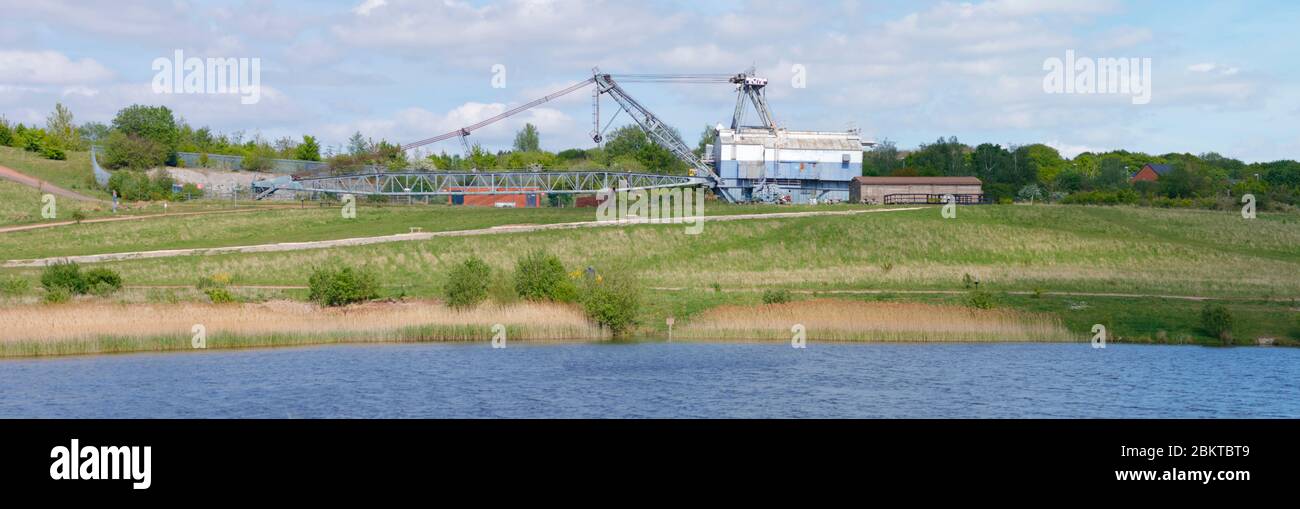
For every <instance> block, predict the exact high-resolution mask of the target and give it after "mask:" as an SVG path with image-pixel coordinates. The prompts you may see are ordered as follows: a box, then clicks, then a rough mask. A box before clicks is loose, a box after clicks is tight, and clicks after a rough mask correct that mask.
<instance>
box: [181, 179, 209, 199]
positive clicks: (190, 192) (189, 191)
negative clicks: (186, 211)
mask: <svg viewBox="0 0 1300 509" xmlns="http://www.w3.org/2000/svg"><path fill="white" fill-rule="evenodd" d="M202 197H203V190H202V189H199V186H198V185H196V184H194V183H193V182H186V183H185V185H183V186H181V192H180V193H178V194H177V196H176V199H178V200H195V199H198V198H202Z"/></svg>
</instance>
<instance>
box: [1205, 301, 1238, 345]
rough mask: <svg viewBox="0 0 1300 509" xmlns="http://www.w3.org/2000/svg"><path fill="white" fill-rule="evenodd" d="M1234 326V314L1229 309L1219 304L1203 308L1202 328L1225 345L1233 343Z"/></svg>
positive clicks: (1207, 305)
mask: <svg viewBox="0 0 1300 509" xmlns="http://www.w3.org/2000/svg"><path fill="white" fill-rule="evenodd" d="M1232 324H1233V318H1232V313H1231V312H1230V311H1228V308H1226V307H1223V306H1222V305H1219V304H1206V305H1205V307H1203V308H1201V328H1202V329H1204V330H1205V333H1206V334H1209V335H1210V337H1213V338H1217V339H1218V340H1219V341H1222V342H1223V344H1225V345H1227V344H1231V343H1232Z"/></svg>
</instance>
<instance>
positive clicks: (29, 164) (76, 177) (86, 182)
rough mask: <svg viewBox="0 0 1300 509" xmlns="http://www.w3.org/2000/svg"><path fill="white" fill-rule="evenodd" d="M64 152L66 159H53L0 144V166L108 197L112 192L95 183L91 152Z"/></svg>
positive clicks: (70, 188) (92, 194) (80, 191)
mask: <svg viewBox="0 0 1300 509" xmlns="http://www.w3.org/2000/svg"><path fill="white" fill-rule="evenodd" d="M67 154H68V158H67V160H64V161H54V160H50V159H45V158H43V157H41V156H39V155H37V154H35V153H32V152H27V151H24V150H22V149H17V148H13V147H4V146H0V166H7V167H9V168H13V169H15V170H18V171H20V172H23V173H26V174H28V175H31V176H33V177H36V178H38V179H41V180H44V181H46V182H49V183H51V184H54V185H56V186H59V187H62V188H64V189H68V190H71V191H76V192H78V193H81V194H84V195H87V196H90V197H92V198H102V199H108V198H111V195H109V194H108V193H106V192H104V191H103V190H101V189H99V188H98V187H97V186H95V185H94V177H93V174H92V171H91V169H90V152H76V151H68V153H67Z"/></svg>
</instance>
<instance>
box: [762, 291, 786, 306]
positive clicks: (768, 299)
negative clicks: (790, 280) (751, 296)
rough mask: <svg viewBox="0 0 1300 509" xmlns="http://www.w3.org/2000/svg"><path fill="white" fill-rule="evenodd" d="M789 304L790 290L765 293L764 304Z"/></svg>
mask: <svg viewBox="0 0 1300 509" xmlns="http://www.w3.org/2000/svg"><path fill="white" fill-rule="evenodd" d="M787 302H790V291H789V290H785V289H780V290H765V291H764V292H763V303H764V304H785V303H787Z"/></svg>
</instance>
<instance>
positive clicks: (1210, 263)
mask: <svg viewBox="0 0 1300 509" xmlns="http://www.w3.org/2000/svg"><path fill="white" fill-rule="evenodd" d="M713 209H714V210H712V211H711V213H713V214H725V213H735V212H737V211H739V212H751V211H753V210H767V209H762V208H754V207H734V208H733V207H725V206H717V207H714V208H713ZM780 210H782V211H786V210H792V209H789V208H781V209H780ZM958 210H959V212H958V217H957V218H954V219H943V218H942V217H941V216H940V213H939V209H938V208H926V209H923V210H917V211H905V212H889V213H881V214H862V215H854V216H824V217H808V218H795V219H762V220H747V221H736V222H716V223H714V222H711V223H707V224H706V225H705V227H704V231H703V233H702V234H701V235H686V234H684V233H683V227H682V226H681V225H636V226H628V227H621V228H601V229H582V230H559V231H542V232H532V233H512V234H500V235H491V236H473V237H449V238H436V239H432V240H428V241H414V242H401V243H392V244H380V245H370V246H354V247H340V248H330V249H320V250H306V251H295V252H280V253H256V254H227V255H217V256H195V257H178V258H167V259H151V260H132V261H122V262H112V263H107V264H105V265H107V266H111V267H113V268H115V269H117V270H119V271H121V273H122V275H123V277H124V278H125V280H126V281H127V284H128V285H193V284H194V282H195V280H196V279H197V278H198V277H200V276H202V275H209V274H217V273H224V274H230V275H231V276H232V277H233V279H234V281H235V284H237V285H285V286H300V285H304V284H306V281H307V277H308V275H309V274H310V271H311V269H312V267H314V266H316V265H319V264H322V263H325V262H327V261H331V260H341V261H343V262H346V263H350V264H355V265H369V266H371V267H374V268H376V269H379V270H380V272H381V273H382V274H383V277H384V281H383V282H384V284H385V285H386V286H387V287H388V289H389V291H390V292H392V293H395V294H399V293H400V294H403V295H407V296H436V295H437V291H438V288H439V287H440V285H441V282H442V280H443V277H444V273H445V272H446V270H447V268H448V267H449V266H450V265H451V264H454V263H457V262H460V261H462V260H464V259H465V258H466V257H468V256H471V255H477V256H479V257H481V258H483V259H484V260H486V261H487V262H488V263H489V264H490V265H492V266H493V267H494V268H496V269H499V270H510V269H511V268H512V267H513V264H514V261H515V260H516V259H517V258H518V257H519V256H520V255H522V254H523V253H525V252H527V251H528V250H530V249H537V248H545V249H548V250H550V251H551V252H553V253H555V254H557V255H558V256H559V257H560V258H561V259H562V260H564V262H565V264H566V265H567V266H568V268H570V269H581V268H585V267H588V266H592V267H595V268H597V269H598V270H600V271H616V270H621V271H631V272H634V273H636V274H638V275H639V276H641V278H642V279H643V280H644V281H645V283H646V284H647V286H648V287H649V288H650V289H649V290H648V291H647V292H646V305H645V307H644V309H643V310H642V322H643V323H644V324H645V325H647V326H648V327H651V328H662V327H663V325H662V323H663V320H664V318H665V317H667V316H674V317H677V318H678V320H679V323H684V322H689V320H690V318H691V317H692V316H695V315H696V314H698V313H700V312H701V311H703V310H706V309H710V308H712V307H715V306H717V305H720V304H746V303H758V302H759V301H760V298H761V293H762V291H763V290H765V289H772V288H784V289H788V290H790V291H792V295H794V297H795V299H796V300H800V299H813V298H836V299H849V300H866V301H885V302H926V303H936V304H956V305H961V304H963V303H964V302H965V299H966V298H967V293H968V292H969V290H968V288H966V285H965V284H964V282H963V281H964V279H965V276H966V275H970V277H971V279H973V280H978V281H980V288H982V289H985V290H987V291H989V292H992V294H993V296H994V299H995V301H996V303H997V305H998V307H1000V308H1008V309H1019V310H1026V311H1032V312H1039V313H1047V314H1050V315H1054V316H1057V317H1059V318H1060V319H1061V320H1063V322H1064V323H1065V324H1066V326H1067V327H1068V328H1069V329H1070V331H1071V332H1073V333H1076V334H1079V335H1080V336H1086V335H1087V334H1088V331H1089V329H1090V328H1091V326H1092V324H1095V323H1103V324H1107V325H1108V326H1109V327H1110V330H1111V331H1112V333H1113V334H1115V335H1116V336H1118V337H1120V338H1122V339H1124V340H1129V341H1169V342H1209V341H1210V339H1209V338H1208V337H1207V336H1206V335H1205V333H1204V332H1203V331H1200V330H1199V325H1198V320H1199V311H1200V309H1201V306H1202V302H1200V301H1197V300H1188V299H1182V298H1177V297H1208V298H1213V299H1218V300H1219V301H1221V302H1223V303H1224V304H1225V305H1227V306H1228V307H1229V309H1231V310H1232V311H1233V313H1234V314H1235V315H1236V316H1237V319H1238V323H1239V324H1240V326H1239V328H1238V337H1239V339H1241V340H1242V341H1243V342H1244V341H1253V339H1254V338H1255V337H1258V336H1270V337H1278V338H1280V339H1281V340H1282V341H1286V339H1285V338H1287V337H1289V336H1292V335H1295V334H1297V332H1300V331H1297V330H1296V329H1298V328H1300V323H1298V322H1297V311H1296V309H1297V308H1300V303H1297V302H1295V301H1294V300H1291V299H1295V298H1296V297H1300V216H1297V215H1278V214H1264V215H1261V216H1260V217H1259V218H1258V219H1254V220H1245V219H1242V218H1241V217H1240V216H1239V215H1237V214H1235V213H1226V212H1212V211H1188V210H1165V209H1138V208H1129V207H1085V206H1041V205H1039V206H1023V205H1014V206H981V207H962V208H959V209H958ZM593 215H594V212H593V211H592V210H591V209H586V210H573V209H568V210H564V209H558V210H557V209H551V210H547V209H542V210H495V209H471V208H450V207H445V208H444V207H428V208H425V207H417V208H401V207H397V208H393V207H389V208H384V209H376V210H373V211H369V212H366V213H362V214H359V215H358V217H359V219H358V220H353V222H347V221H348V220H343V219H342V218H341V217H340V216H339V214H338V212H337V210H333V209H324V210H321V209H309V210H302V211H300V210H282V211H270V212H257V213H253V214H249V215H244V216H239V217H236V216H233V215H232V216H208V217H202V218H197V217H195V218H188V219H187V218H169V219H166V220H158V221H157V222H149V223H144V222H131V224H126V223H111V224H110V223H105V224H99V225H78V226H75V227H60V228H58V229H52V230H48V231H44V232H30V233H24V234H17V233H15V234H6V235H0V258H3V259H13V258H24V257H34V256H56V255H59V254H74V253H88V252H111V251H121V250H130V249H138V248H141V247H149V246H152V247H153V248H161V247H175V246H205V245H211V246H215V245H233V244H239V243H255V242H263V241H270V242H275V241H287V240H306V239H315V238H340V237H348V236H361V235H367V234H388V233H401V232H405V231H406V230H407V228H408V227H409V226H417V225H420V226H423V227H425V229H426V231H432V230H434V229H464V228H472V227H484V226H490V225H492V224H519V223H541V222H550V221H553V222H560V221H569V220H589V219H591V218H592V216H593ZM584 216H585V217H584ZM360 218H366V219H365V220H360ZM0 272H2V273H10V274H16V275H19V276H20V277H26V278H31V279H32V280H33V281H34V280H35V278H36V275H37V272H36V271H35V270H30V269H27V270H14V269H8V270H3V271H0ZM33 286H35V285H33ZM142 291H143V290H142ZM150 292H152V293H149V294H148V295H136V296H134V297H130V296H125V297H121V298H124V299H129V298H135V299H137V300H138V299H154V298H159V297H157V293H156V291H153V290H150ZM286 292H287V293H288V294H289V295H294V296H298V297H301V296H302V294H305V291H302V290H286ZM257 293H258V294H261V295H262V296H263V297H265V296H266V293H265V292H264V291H261V290H259V291H257ZM1066 294H1068V295H1066ZM1088 294H1091V295H1088ZM1116 294H1132V295H1128V296H1125V295H1116ZM192 297H193V296H191V297H184V296H182V297H181V298H192ZM171 298H175V297H174V296H173V297H171ZM193 298H199V297H193Z"/></svg>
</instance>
